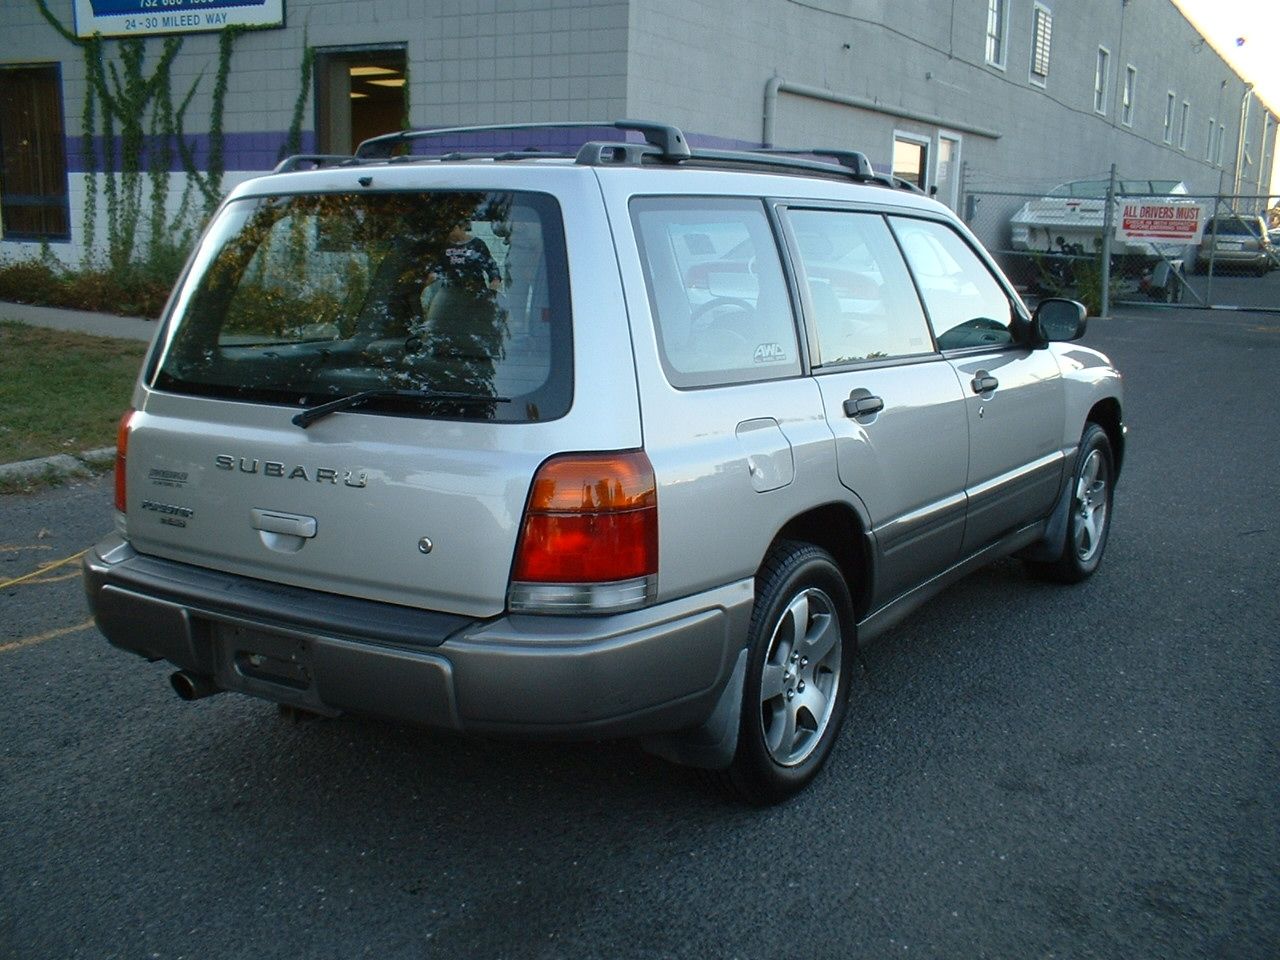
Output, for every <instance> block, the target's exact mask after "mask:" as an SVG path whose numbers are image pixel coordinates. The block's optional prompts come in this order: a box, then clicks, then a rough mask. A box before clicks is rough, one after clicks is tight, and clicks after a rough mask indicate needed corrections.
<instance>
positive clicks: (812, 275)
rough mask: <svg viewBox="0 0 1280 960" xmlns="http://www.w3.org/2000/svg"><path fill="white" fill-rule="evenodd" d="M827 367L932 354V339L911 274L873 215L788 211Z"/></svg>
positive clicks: (884, 227)
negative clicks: (859, 361) (861, 361)
mask: <svg viewBox="0 0 1280 960" xmlns="http://www.w3.org/2000/svg"><path fill="white" fill-rule="evenodd" d="M787 217H788V221H789V222H790V224H791V229H792V233H793V234H794V236H795V242H796V248H797V252H798V254H799V260H800V264H801V266H802V267H803V269H804V280H805V284H806V285H807V287H808V291H809V304H810V310H811V316H810V320H811V321H812V323H813V325H814V329H815V331H816V333H817V337H818V351H819V362H820V363H821V364H822V365H824V366H829V365H831V364H839V363H850V362H854V361H858V360H884V359H887V358H890V357H901V356H909V355H911V354H918V353H929V352H930V351H932V350H933V340H932V338H931V337H930V336H929V327H928V324H927V323H926V322H925V318H924V311H923V310H921V308H920V301H919V299H917V297H916V294H915V288H914V287H913V286H912V284H911V276H910V275H909V274H908V273H907V268H906V265H905V264H904V263H903V262H902V255H901V253H899V251H898V246H897V244H896V243H894V241H893V236H892V235H891V234H890V233H889V227H888V225H887V224H886V223H885V222H884V218H883V217H881V216H879V215H877V214H870V213H850V212H845V211H829V210H792V211H790V213H788V215H787Z"/></svg>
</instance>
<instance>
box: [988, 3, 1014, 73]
mask: <svg viewBox="0 0 1280 960" xmlns="http://www.w3.org/2000/svg"><path fill="white" fill-rule="evenodd" d="M1008 33H1009V3H1008V0H987V63H989V64H991V65H992V66H993V67H999V68H1000V69H1001V70H1003V69H1004V61H1005V45H1006V37H1007V36H1008Z"/></svg>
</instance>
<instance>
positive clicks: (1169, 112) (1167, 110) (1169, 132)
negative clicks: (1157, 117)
mask: <svg viewBox="0 0 1280 960" xmlns="http://www.w3.org/2000/svg"><path fill="white" fill-rule="evenodd" d="M1176 101H1177V98H1176V97H1175V96H1174V94H1173V91H1172V90H1170V91H1169V99H1168V100H1166V101H1165V103H1164V142H1165V143H1173V109H1174V103H1175V102H1176Z"/></svg>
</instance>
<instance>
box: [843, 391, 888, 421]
mask: <svg viewBox="0 0 1280 960" xmlns="http://www.w3.org/2000/svg"><path fill="white" fill-rule="evenodd" d="M883 409H884V401H883V400H882V399H880V398H879V397H877V396H874V395H873V394H872V393H871V391H869V390H865V389H860V390H855V391H853V393H851V394H849V399H848V400H846V401H845V402H844V415H845V416H846V417H849V418H856V417H869V416H871V415H872V414H876V413H879V412H880V411H881V410H883Z"/></svg>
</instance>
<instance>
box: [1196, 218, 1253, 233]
mask: <svg viewBox="0 0 1280 960" xmlns="http://www.w3.org/2000/svg"><path fill="white" fill-rule="evenodd" d="M1204 232H1205V235H1206V236H1208V235H1209V234H1212V233H1216V234H1217V235H1218V236H1220V237H1221V236H1232V237H1259V236H1261V235H1262V225H1261V224H1260V223H1259V222H1258V221H1256V220H1254V221H1251V222H1248V223H1246V222H1245V221H1244V220H1238V219H1236V218H1235V217H1230V218H1225V217H1219V218H1218V219H1215V220H1210V221H1209V223H1208V224H1207V225H1206V226H1205V228H1204Z"/></svg>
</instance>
